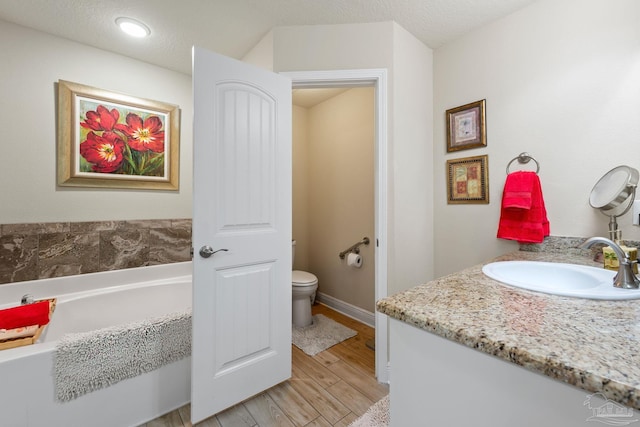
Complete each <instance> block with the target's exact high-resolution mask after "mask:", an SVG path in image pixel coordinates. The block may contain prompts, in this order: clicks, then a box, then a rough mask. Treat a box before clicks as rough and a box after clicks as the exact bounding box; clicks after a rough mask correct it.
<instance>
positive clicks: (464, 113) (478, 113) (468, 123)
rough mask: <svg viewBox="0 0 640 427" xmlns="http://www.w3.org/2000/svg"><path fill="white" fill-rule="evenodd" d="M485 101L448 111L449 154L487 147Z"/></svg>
mask: <svg viewBox="0 0 640 427" xmlns="http://www.w3.org/2000/svg"><path fill="white" fill-rule="evenodd" d="M485 103H486V101H485V100H484V99H482V100H480V101H476V102H472V103H470V104H466V105H462V106H460V107H456V108H452V109H450V110H447V112H446V116H447V152H448V153H451V152H453V151H460V150H467V149H469V148H478V147H486V145H487V130H486V122H485Z"/></svg>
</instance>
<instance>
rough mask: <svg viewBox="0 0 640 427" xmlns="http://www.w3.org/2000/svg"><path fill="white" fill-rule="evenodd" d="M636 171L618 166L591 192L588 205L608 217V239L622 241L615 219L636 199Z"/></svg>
mask: <svg viewBox="0 0 640 427" xmlns="http://www.w3.org/2000/svg"><path fill="white" fill-rule="evenodd" d="M638 177H639V174H638V171H637V170H636V169H634V168H632V167H629V166H618V167H615V168H613V169H611V170H610V171H609V172H607V173H606V174H605V175H604V176H603V177H602V178H600V180H599V181H598V182H596V185H594V186H593V189H592V190H591V195H590V196H589V204H590V205H591V207H592V208H595V209H599V210H600V212H602V213H603V214H604V215H607V216H608V217H609V239H611V240H613V241H614V242H619V241H620V240H621V239H622V235H621V232H620V230H619V229H618V222H617V220H616V218H617V217H619V216H622V215H624V214H626V213H627V212H628V211H629V209H630V208H631V206H632V205H633V201H634V200H635V198H636V188H637V186H638Z"/></svg>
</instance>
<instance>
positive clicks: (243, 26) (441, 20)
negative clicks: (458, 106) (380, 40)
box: [0, 0, 536, 74]
mask: <svg viewBox="0 0 640 427" xmlns="http://www.w3.org/2000/svg"><path fill="white" fill-rule="evenodd" d="M534 1H536V0H135V1H132V0H0V19H2V20H5V21H9V22H14V23H16V24H20V25H23V26H26V27H31V28H34V29H37V30H40V31H44V32H46V33H50V34H54V35H57V36H60V37H64V38H67V39H71V40H75V41H78V42H80V43H84V44H87V45H90V46H95V47H98V48H101V49H105V50H108V51H112V52H116V53H119V54H122V55H126V56H130V57H133V58H136V59H139V60H142V61H146V62H149V63H152V64H156V65H159V66H162V67H165V68H169V69H172V70H176V71H180V72H183V73H186V74H191V46H192V45H199V46H201V47H204V48H206V49H209V50H213V51H216V52H218V53H221V54H224V55H227V56H231V57H234V58H238V59H239V58H242V57H243V56H244V55H245V54H246V53H247V52H248V51H249V50H250V49H251V48H252V47H253V46H254V45H255V44H256V43H257V42H258V41H259V40H260V39H261V38H262V37H263V36H264V35H265V34H266V33H267V32H268V31H269V30H270V29H271V28H273V27H276V26H287V25H315V24H346V23H364V22H381V21H391V20H393V21H396V22H397V23H398V24H399V25H400V26H402V27H403V28H405V29H406V30H407V31H409V32H411V33H412V34H413V35H414V36H415V37H417V38H418V39H420V40H421V41H422V42H423V43H425V44H426V45H427V46H430V47H431V48H437V47H439V46H441V45H442V44H444V43H446V42H448V41H450V40H453V39H455V38H457V37H459V36H461V35H462V34H464V33H466V32H468V31H470V30H472V29H474V28H477V27H480V26H482V25H484V24H486V23H488V22H491V21H493V20H496V19H498V18H501V17H503V16H506V15H508V14H510V13H512V12H514V11H516V10H518V9H521V8H523V7H524V6H526V5H528V4H530V3H533V2H534ZM120 16H127V17H131V18H135V19H138V20H140V21H142V22H144V23H146V24H147V25H148V26H149V27H150V28H151V31H152V35H151V37H149V38H147V39H143V40H139V39H133V40H132V39H130V38H127V37H126V36H125V35H123V34H122V33H120V32H119V30H118V29H117V27H116V26H115V23H114V21H115V19H116V18H117V17H120Z"/></svg>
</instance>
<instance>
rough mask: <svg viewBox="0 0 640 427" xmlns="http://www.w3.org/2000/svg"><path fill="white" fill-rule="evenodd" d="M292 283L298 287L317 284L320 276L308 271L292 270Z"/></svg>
mask: <svg viewBox="0 0 640 427" xmlns="http://www.w3.org/2000/svg"><path fill="white" fill-rule="evenodd" d="M291 284H292V285H293V286H298V287H307V286H315V285H317V284H318V278H317V277H316V276H314V275H313V274H311V273H308V272H306V271H301V270H293V271H292V272H291Z"/></svg>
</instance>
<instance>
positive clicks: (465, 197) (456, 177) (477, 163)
mask: <svg viewBox="0 0 640 427" xmlns="http://www.w3.org/2000/svg"><path fill="white" fill-rule="evenodd" d="M488 171H489V156H488V155H486V154H485V155H483V156H474V157H465V158H461V159H453V160H447V203H448V204H488V203H489V172H488Z"/></svg>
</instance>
